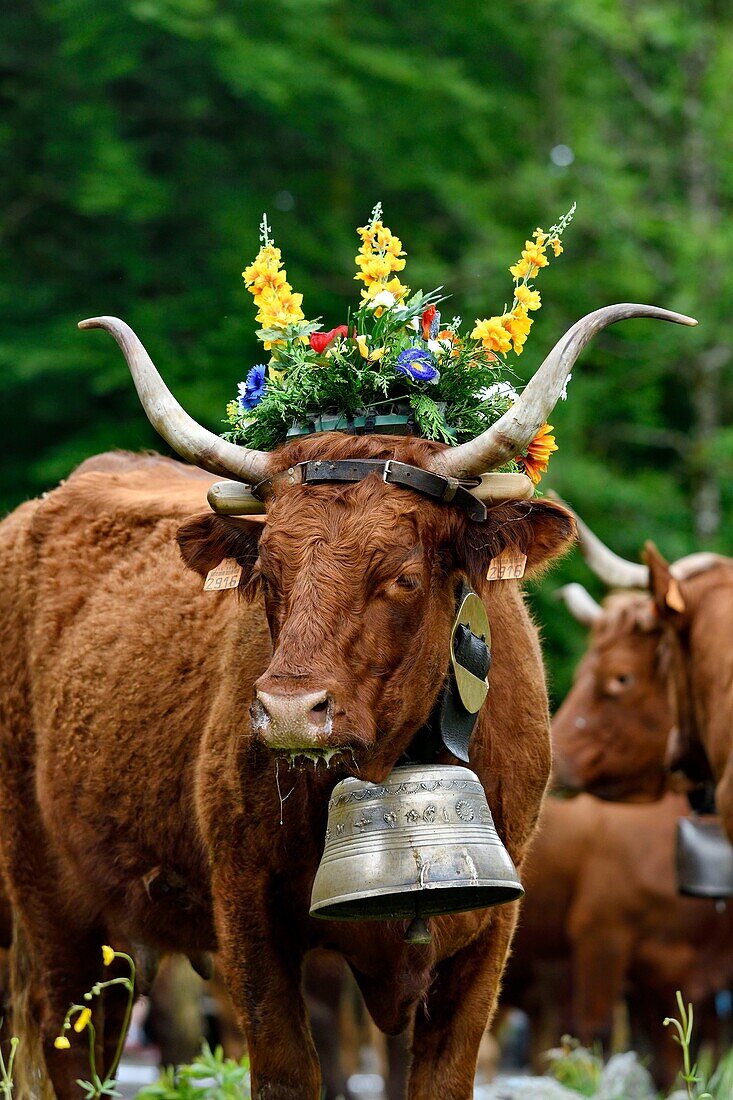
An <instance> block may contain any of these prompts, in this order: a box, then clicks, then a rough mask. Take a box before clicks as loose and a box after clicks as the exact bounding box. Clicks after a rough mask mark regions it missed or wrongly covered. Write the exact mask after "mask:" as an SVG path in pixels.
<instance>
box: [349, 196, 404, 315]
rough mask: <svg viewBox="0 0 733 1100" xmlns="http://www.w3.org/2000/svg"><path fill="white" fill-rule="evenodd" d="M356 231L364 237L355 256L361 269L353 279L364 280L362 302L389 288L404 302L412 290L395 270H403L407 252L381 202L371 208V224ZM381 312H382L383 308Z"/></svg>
mask: <svg viewBox="0 0 733 1100" xmlns="http://www.w3.org/2000/svg"><path fill="white" fill-rule="evenodd" d="M357 233H358V235H359V237H360V238H361V245H360V247H359V251H358V253H357V255H356V266H357V267H358V268H359V269H360V270H359V271H358V272H357V274H356V275H355V276H354V278H355V279H357V280H359V281H360V282H362V283H364V287H365V289H364V290H362V292H361V297H362V301H363V302H370V301H372V299H373V298H376V297H377V295H378V294H381V292H382V291H383V290H388V291H390V293H391V294H393V295H394V297H395V299H396V300H397V301H398V302H401V301H402V299H403V298H405V297H406V295H408V294H409V292H410V291H409V287H406V286H403V285H402V283H401V282H400V280H399V279H398V278H397V277H396V275H395V274H394V273H395V272H396V271H402V270H403V269H404V267H405V262H406V261H405V259H404V255H405V253H404V250H403V248H402V241H401V240H400V238H399V237H395V235H394V234H393V232H392V230H391V229H390V228H389V226H386V225H384V223H383V222H382V220H381V206H380V205H379V204H378V205H377V206H376V207H375V208H374V210H373V211H372V218H371V221H370V222H369V225H363V226H361V228H360V229H357ZM390 276H391V278H390ZM379 311H380V312H381V307H379ZM380 312H377V311H375V315H376V316H377V317H378V316H380Z"/></svg>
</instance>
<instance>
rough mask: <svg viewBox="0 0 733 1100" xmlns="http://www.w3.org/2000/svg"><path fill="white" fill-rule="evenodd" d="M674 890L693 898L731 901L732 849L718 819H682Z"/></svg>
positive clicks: (696, 817) (712, 817)
mask: <svg viewBox="0 0 733 1100" xmlns="http://www.w3.org/2000/svg"><path fill="white" fill-rule="evenodd" d="M675 863H676V871H677V889H678V890H679V892H680V893H681V894H686V895H687V896H688V897H693V898H716V899H722V898H730V897H733V847H731V843H730V841H729V840H728V837H727V836H726V834H725V833H724V832H723V829H722V827H721V824H720V818H718V817H715V816H713V815H712V814H704V815H703V816H698V815H697V814H693V816H692V817H681V818H680V819H679V820H678V822H677V844H676V851H675Z"/></svg>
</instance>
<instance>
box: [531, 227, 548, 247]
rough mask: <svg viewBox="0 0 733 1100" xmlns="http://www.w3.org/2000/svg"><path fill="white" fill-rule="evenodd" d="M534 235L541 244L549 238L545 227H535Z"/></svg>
mask: <svg viewBox="0 0 733 1100" xmlns="http://www.w3.org/2000/svg"><path fill="white" fill-rule="evenodd" d="M532 236H533V237H534V238H535V239H536V241H537V244H539V245H543V244H544V243H545V241H546V240H547V234H546V233H545V231H544V229H540V228H539V227H538V228H537V229H535V231H534V233H533V234H532Z"/></svg>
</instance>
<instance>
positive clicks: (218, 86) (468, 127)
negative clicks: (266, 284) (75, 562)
mask: <svg viewBox="0 0 733 1100" xmlns="http://www.w3.org/2000/svg"><path fill="white" fill-rule="evenodd" d="M731 102H733V8H731V6H730V5H729V4H727V3H723V2H722V0H698V2H696V3H685V2H683V0H650V2H648V3H641V4H635V3H631V2H627V0H514V2H513V3H512V4H508V3H500V4H496V3H487V2H483V3H482V2H478V3H477V2H476V0H453V3H451V4H445V3H442V2H438V0H424V2H423V3H421V4H420V5H410V4H397V3H395V2H389V0H381V2H380V0H363V2H362V3H359V4H352V3H347V2H345V0H271V2H270V3H269V4H267V5H256V4H245V3H242V2H241V0H239V2H235V0H116V2H115V3H112V4H99V3H98V0H31V2H30V3H28V4H23V5H20V4H5V5H3V6H2V9H1V10H0V103H1V105H2V111H1V114H0V169H1V170H0V195H1V197H2V198H1V203H0V208H1V209H2V221H1V222H0V256H1V257H2V262H1V263H0V387H1V389H2V401H1V403H0V406H1V407H0V417H1V421H0V433H1V437H2V440H3V462H2V470H1V473H0V505H1V506H2V508H3V509H9V508H11V507H13V506H14V505H15V504H16V503H18V502H19V501H21V500H22V499H24V498H25V497H27V496H29V495H33V494H37V493H39V492H42V491H44V490H46V489H48V488H50V487H52V486H53V485H54V484H55V483H56V482H57V481H58V480H59V479H60V478H62V477H64V476H65V475H66V474H68V472H69V471H70V470H71V469H72V468H73V467H74V466H75V465H76V464H77V463H79V462H80V461H81V460H82V459H84V458H85V457H87V456H89V455H91V454H94V453H96V452H99V451H101V450H105V449H109V448H113V447H125V448H133V449H134V448H144V447H148V448H157V447H159V446H161V444H160V443H159V441H158V440H157V438H156V437H155V435H154V433H153V431H152V429H151V428H150V427H149V425H148V423H147V421H146V420H145V418H144V415H143V413H142V411H141V409H140V406H139V403H138V400H137V397H136V395H135V392H134V389H133V387H132V384H131V382H130V379H129V375H128V372H127V369H126V367H125V364H124V361H123V359H122V357H121V356H120V354H119V352H118V350H117V348H116V347H115V346H114V344H113V342H112V341H111V340H110V339H109V338H108V337H105V336H103V335H102V334H100V333H82V332H79V331H78V330H77V328H76V322H77V321H78V320H79V319H80V318H83V317H89V316H94V315H97V314H116V315H117V316H120V317H122V318H124V319H125V320H126V321H128V322H129V323H130V324H131V325H133V327H134V328H135V329H136V331H137V332H138V334H139V335H140V336H141V338H142V339H143V341H144V342H145V343H146V345H147V347H148V349H149V351H150V353H151V355H152V357H153V359H154V360H155V362H156V363H157V365H158V367H159V369H160V370H161V372H162V374H163V375H164V377H165V379H166V381H167V382H168V383H169V385H170V386H171V388H172V389H173V391H174V392H175V393H176V395H177V396H178V398H179V400H180V401H181V402H182V403H183V404H184V406H185V407H186V408H187V409H188V410H189V411H190V412H191V414H192V415H194V416H195V417H196V418H197V419H198V420H200V421H201V422H203V423H205V424H207V425H208V426H209V427H211V428H213V429H215V430H223V427H222V425H221V421H222V420H223V418H224V413H225V406H226V403H227V401H229V400H230V399H231V398H232V397H233V396H234V394H235V393H236V384H237V383H238V382H240V381H242V379H243V378H244V376H245V375H246V373H247V371H248V370H249V368H250V367H251V365H252V364H253V363H256V362H258V361H259V359H260V358H261V349H260V348H259V347H258V345H257V341H256V337H255V330H256V327H257V325H256V323H255V321H254V309H253V306H252V302H251V298H250V296H249V295H248V294H247V293H246V291H245V288H244V285H243V282H242V278H241V274H240V273H241V271H242V270H243V268H244V266H245V265H246V264H247V263H250V262H251V260H252V258H253V257H254V255H255V253H256V251H257V248H258V226H259V222H260V218H261V216H262V212H263V211H265V210H266V211H267V212H268V215H269V219H270V222H271V224H272V227H273V231H274V234H275V238H276V241H277V244H278V246H279V247H280V248H281V249H282V252H283V258H284V261H285V263H286V266H287V272H288V277H289V279H290V281H291V283H292V285H293V287H294V288H295V289H297V290H298V291H301V292H302V293H303V294H304V300H305V304H306V308H307V311H308V315H309V316H312V317H322V318H323V321H324V325H325V327H327V328H330V327H331V326H334V325H338V324H340V323H342V321H343V320H344V317H345V313H346V309H347V306H348V304H349V303H351V302H352V301H353V300H354V297H355V295H356V294H357V291H356V287H355V283H354V281H353V275H354V255H355V251H356V247H357V244H358V241H357V238H356V235H355V227H356V226H359V225H363V224H364V222H365V220H366V218H367V217H368V215H369V211H370V210H371V208H372V207H373V206H374V204H375V203H376V202H377V201H378V200H381V202H382V203H383V205H384V210H385V220H386V222H387V224H388V225H390V226H391V228H392V229H393V230H394V232H395V233H398V234H399V236H400V237H401V239H402V241H403V242H404V247H405V249H406V251H407V254H408V258H409V265H410V282H411V285H412V286H413V287H423V288H424V289H426V290H427V289H430V288H432V287H435V286H439V285H443V286H445V287H446V290H447V292H449V293H450V294H451V299H450V301H449V302H448V303H447V304H446V309H447V311H448V315H450V314H451V313H460V314H462V315H463V316H464V317H470V318H473V317H483V316H488V315H489V314H490V313H492V312H496V310H497V309H498V310H501V307H502V303H503V302H504V301H505V299H506V296H507V293H508V288H509V286H510V277H509V275H508V273H507V268H508V266H509V264H511V263H513V262H514V260H515V259H516V256H517V255H518V254H519V250H520V249H521V247H522V244H523V242H524V240H525V238H526V237H528V236H530V235H531V233H532V230H533V229H534V228H535V226H538V225H539V226H544V227H545V228H547V226H548V225H549V224H550V223H551V222H552V221H553V220H554V219H556V218H557V217H558V216H559V215H560V214H561V213H563V211H565V210H567V209H568V207H570V205H571V204H572V203H573V202H577V212H576V215H575V219H574V221H573V223H572V225H571V226H570V228H569V229H568V230H567V232H566V234H565V237H564V245H565V253H564V254H563V256H562V257H561V258H560V259H559V260H558V261H557V262H553V263H552V265H551V266H550V268H549V269H548V270H547V271H543V273H542V279H541V291H542V298H543V303H544V304H543V308H542V310H541V311H540V312H539V313H538V314H537V319H536V324H535V326H534V328H533V330H532V333H531V336H530V338H529V340H528V343H527V347H526V350H525V353H524V355H523V356H522V358H521V360H519V361H518V364H519V369H520V372H521V376H522V378H524V379H526V378H528V377H529V376H530V375H531V373H532V371H533V370H534V369H535V368H536V366H537V365H538V363H539V362H541V360H542V358H543V357H544V355H545V353H546V352H547V351H548V350H549V348H550V347H551V346H552V344H554V342H555V341H556V339H558V337H559V336H560V335H562V333H563V332H564V331H565V330H566V329H567V328H568V327H569V326H570V325H571V324H572V323H573V322H574V321H575V320H576V319H577V318H579V317H580V316H581V315H583V314H584V313H587V312H589V311H590V310H593V309H595V308H597V307H599V306H602V305H605V304H608V303H610V302H617V301H638V302H650V303H654V304H657V305H661V306H666V307H668V308H670V309H675V310H678V311H680V312H683V313H687V314H692V315H693V316H695V317H697V318H698V319H699V321H700V324H699V327H698V328H696V329H681V328H678V327H676V326H670V325H663V324H660V323H659V322H655V321H649V320H637V321H629V322H625V323H623V324H622V325H619V326H616V327H614V328H611V329H609V330H607V331H606V332H605V333H603V334H602V335H601V336H600V337H599V338H597V339H596V340H595V342H594V343H593V345H592V346H591V347H590V348H589V349H588V351H587V352H586V353H585V354H584V355H583V357H582V358H581V360H580V361H579V363H578V364H577V365H576V368H575V371H574V377H573V378H572V381H571V383H570V386H569V391H568V399H567V401H565V402H563V403H561V405H560V406H559V407H558V409H557V410H556V413H555V416H554V419H553V424H554V426H555V430H556V432H555V434H556V437H557V442H558V445H559V451H558V452H557V454H556V455H555V456H554V457H553V459H552V462H551V465H550V470H549V473H548V475H547V476H546V477H545V479H544V481H543V482H542V488H543V489H549V488H553V489H555V490H557V491H558V492H559V493H560V494H561V495H562V496H563V497H565V498H566V499H567V500H568V501H570V502H571V503H572V504H573V505H574V506H575V507H576V508H577V509H578V511H579V513H580V514H581V515H582V516H583V517H584V518H585V519H586V521H587V522H588V523H590V525H591V526H592V527H593V528H594V529H595V530H596V531H597V532H598V533H599V534H600V535H601V536H602V537H603V538H605V539H606V540H607V541H608V542H609V543H611V544H612V546H613V548H614V549H615V550H617V551H618V552H620V553H622V554H624V555H626V556H628V557H636V556H637V555H638V553H639V552H640V549H641V547H642V545H643V543H644V541H645V539H647V538H653V539H654V540H655V541H656V542H657V544H658V545H659V547H660V549H661V550H662V551H663V553H665V554H666V555H667V556H669V557H672V558H674V557H678V556H680V555H682V554H684V553H687V552H690V551H692V550H695V549H701V548H707V547H710V548H713V549H719V550H721V551H723V552H727V553H732V552H733V488H731V485H730V481H731V473H732V472H733V427H731V425H732V424H733V385H732V384H731V377H732V374H733V367H732V365H731V354H732V345H731V340H730V338H729V332H728V312H729V308H730V307H729V303H730V301H731V298H732V297H733V293H732V292H733V264H731V262H730V256H731V253H733V219H732V218H731V199H732V198H733V115H732V114H731V111H730V109H729V108H730V104H731ZM568 579H576V580H582V581H583V582H584V583H587V584H588V586H589V587H590V588H591V590H592V591H593V592H594V594H595V595H597V596H600V595H601V591H600V588H599V587H598V586H597V584H596V582H595V581H594V580H593V578H591V577H590V575H589V574H588V571H587V570H586V568H585V566H584V564H583V562H582V560H581V558H580V555H579V554H578V553H577V552H575V553H573V554H572V555H571V556H570V557H569V558H568V559H567V560H566V561H565V562H564V563H563V565H562V566H561V567H560V568H558V569H556V570H554V571H553V572H552V573H551V574H550V575H548V577H547V578H546V579H545V580H544V581H543V582H542V584H541V585H538V586H535V589H534V590H533V593H532V599H533V601H534V603H535V605H536V611H537V617H538V619H539V621H540V622H541V623H542V625H543V633H544V638H545V648H546V654H547V658H548V664H549V670H550V677H551V686H552V690H553V694H554V697H555V698H556V699H557V698H559V697H560V696H561V695H562V693H563V692H564V691H565V690H566V689H567V687H568V684H569V682H570V677H571V675H572V669H573V665H574V663H575V661H576V660H577V657H578V655H579V653H580V652H581V650H582V646H583V642H584V638H583V631H582V629H581V628H580V627H578V626H577V625H576V624H575V623H573V622H572V621H571V620H570V619H569V617H568V615H567V613H566V612H565V610H564V609H562V608H561V607H560V606H559V605H558V604H557V602H556V601H555V600H554V598H553V591H554V589H555V588H557V586H558V585H559V584H560V583H562V582H564V581H567V580H568Z"/></svg>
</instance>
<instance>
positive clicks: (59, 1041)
mask: <svg viewBox="0 0 733 1100" xmlns="http://www.w3.org/2000/svg"><path fill="white" fill-rule="evenodd" d="M53 1045H54V1046H55V1047H56V1050H68V1049H69V1047H70V1046H71V1043H70V1042H69V1040H68V1039H67V1038H66V1036H65V1035H57V1036H56V1038H55V1039H54V1041H53Z"/></svg>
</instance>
